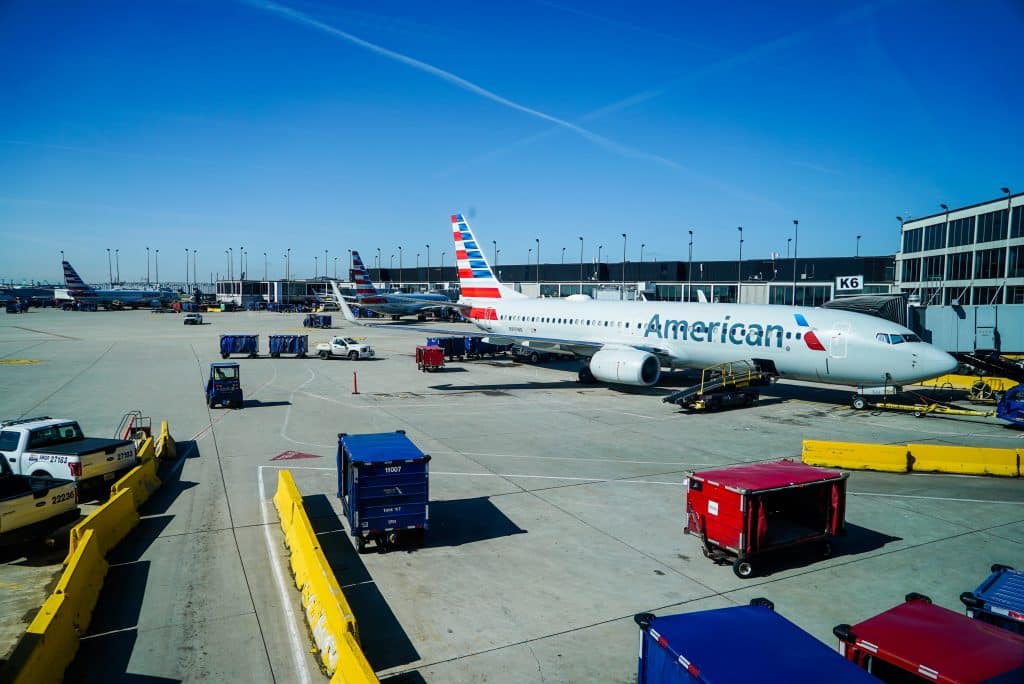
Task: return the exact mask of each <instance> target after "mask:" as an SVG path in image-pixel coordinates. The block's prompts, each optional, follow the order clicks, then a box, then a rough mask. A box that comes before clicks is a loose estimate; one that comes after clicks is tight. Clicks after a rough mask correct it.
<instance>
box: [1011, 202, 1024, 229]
mask: <svg viewBox="0 0 1024 684" xmlns="http://www.w3.org/2000/svg"><path fill="white" fill-rule="evenodd" d="M1010 237H1024V206H1020V207H1014V208H1013V225H1012V226H1010Z"/></svg>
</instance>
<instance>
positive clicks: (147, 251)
mask: <svg viewBox="0 0 1024 684" xmlns="http://www.w3.org/2000/svg"><path fill="white" fill-rule="evenodd" d="M61 261H64V257H63V253H62V255H61ZM146 285H149V247H146Z"/></svg>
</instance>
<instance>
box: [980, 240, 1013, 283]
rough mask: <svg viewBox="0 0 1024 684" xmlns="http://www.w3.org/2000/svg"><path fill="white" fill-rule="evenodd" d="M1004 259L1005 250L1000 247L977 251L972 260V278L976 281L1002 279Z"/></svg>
mask: <svg viewBox="0 0 1024 684" xmlns="http://www.w3.org/2000/svg"><path fill="white" fill-rule="evenodd" d="M1005 257H1006V249H1004V248H1002V247H999V248H997V249H982V250H979V251H978V253H977V257H976V258H975V260H974V277H975V278H978V279H983V278H1002V277H1003V259H1004V258H1005Z"/></svg>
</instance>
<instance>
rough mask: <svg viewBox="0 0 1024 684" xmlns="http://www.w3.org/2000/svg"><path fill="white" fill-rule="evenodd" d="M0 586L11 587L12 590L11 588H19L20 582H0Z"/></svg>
mask: <svg viewBox="0 0 1024 684" xmlns="http://www.w3.org/2000/svg"><path fill="white" fill-rule="evenodd" d="M0 587H3V588H4V589H12V590H13V589H21V585H20V584H13V583H11V582H0Z"/></svg>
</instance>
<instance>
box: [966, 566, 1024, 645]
mask: <svg viewBox="0 0 1024 684" xmlns="http://www.w3.org/2000/svg"><path fill="white" fill-rule="evenodd" d="M991 570H992V574H990V575H989V576H988V577H987V578H986V579H985V581H984V582H982V583H981V584H979V585H978V588H977V589H975V590H974V591H965V592H964V593H962V594H960V601H961V603H963V604H964V605H965V606H966V607H967V614H968V615H969V616H971V617H972V618H975V619H976V620H982V621H984V622H987V623H989V624H992V625H996V626H997V627H1002V628H1003V629H1008V630H1010V631H1011V632H1016V633H1017V634H1021V635H1024V571H1021V570H1014V569H1013V568H1011V567H1010V566H1009V565H1001V564H999V563H997V564H995V565H993V566H992V568H991Z"/></svg>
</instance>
